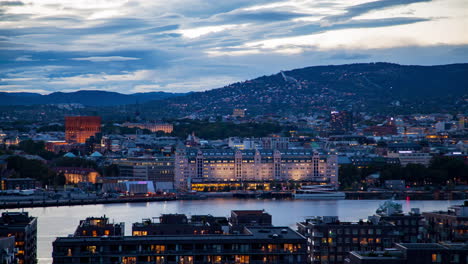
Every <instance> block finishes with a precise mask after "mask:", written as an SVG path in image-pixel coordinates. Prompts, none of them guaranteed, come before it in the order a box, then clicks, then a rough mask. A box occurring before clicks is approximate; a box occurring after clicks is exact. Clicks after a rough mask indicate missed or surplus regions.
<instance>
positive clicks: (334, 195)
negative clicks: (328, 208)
mask: <svg viewBox="0 0 468 264" xmlns="http://www.w3.org/2000/svg"><path fill="white" fill-rule="evenodd" d="M293 197H294V199H316V200H339V199H345V198H346V194H345V193H344V192H337V191H336V189H335V187H334V186H332V185H308V186H302V188H301V189H298V190H296V191H295V192H294V193H293Z"/></svg>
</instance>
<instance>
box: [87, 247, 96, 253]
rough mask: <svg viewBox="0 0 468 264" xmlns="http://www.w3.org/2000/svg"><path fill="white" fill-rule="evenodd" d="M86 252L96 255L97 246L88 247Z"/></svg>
mask: <svg viewBox="0 0 468 264" xmlns="http://www.w3.org/2000/svg"><path fill="white" fill-rule="evenodd" d="M86 250H87V251H89V252H91V253H93V254H94V253H96V246H87V247H86Z"/></svg>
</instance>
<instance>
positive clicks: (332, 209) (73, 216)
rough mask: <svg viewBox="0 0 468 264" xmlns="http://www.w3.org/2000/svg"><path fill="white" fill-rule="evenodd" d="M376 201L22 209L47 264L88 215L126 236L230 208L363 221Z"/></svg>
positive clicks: (281, 216)
mask: <svg viewBox="0 0 468 264" xmlns="http://www.w3.org/2000/svg"><path fill="white" fill-rule="evenodd" d="M382 202H383V201H380V200H337V201H332V200H322V201H311V200H309V201H307V200H256V199H251V200H241V199H210V200H191V201H167V202H152V203H132V204H106V205H102V204H101V205H84V206H68V207H48V208H31V209H25V211H29V212H30V214H31V215H32V216H37V217H39V219H38V225H39V226H38V256H39V263H41V264H46V263H51V262H52V260H51V257H50V256H51V253H52V241H53V240H54V239H55V238H56V237H58V236H67V235H68V234H72V233H73V232H74V231H75V228H76V226H77V225H78V223H79V220H81V219H84V218H85V217H88V216H102V215H106V216H108V217H109V218H110V219H111V220H113V221H114V222H125V226H126V234H127V235H129V234H130V233H131V227H132V224H133V223H134V222H138V221H141V219H143V218H151V217H154V216H159V215H161V214H166V213H183V214H188V215H192V214H211V215H214V216H229V214H230V210H233V209H250V210H251V209H256V210H258V209H264V210H266V211H267V212H269V213H270V214H271V215H272V216H273V224H275V225H284V226H291V227H293V228H295V223H296V222H298V221H301V220H303V219H304V218H305V217H308V216H339V217H340V219H341V220H342V221H357V220H359V219H367V216H369V215H372V214H374V212H375V210H376V209H377V207H378V206H379V205H380V204H381V203H382ZM401 203H402V205H403V210H404V211H405V212H407V211H409V210H410V209H411V208H420V209H421V212H424V211H433V210H445V209H447V207H449V206H451V205H456V204H461V201H408V200H406V201H401Z"/></svg>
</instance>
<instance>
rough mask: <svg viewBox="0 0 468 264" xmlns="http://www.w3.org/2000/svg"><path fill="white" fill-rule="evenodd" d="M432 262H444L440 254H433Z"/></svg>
mask: <svg viewBox="0 0 468 264" xmlns="http://www.w3.org/2000/svg"><path fill="white" fill-rule="evenodd" d="M432 263H442V260H441V257H440V254H432Z"/></svg>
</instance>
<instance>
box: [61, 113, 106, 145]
mask: <svg viewBox="0 0 468 264" xmlns="http://www.w3.org/2000/svg"><path fill="white" fill-rule="evenodd" d="M100 132H101V117H99V116H66V117H65V141H66V142H68V143H86V140H87V139H89V138H90V137H94V136H96V134H97V133H100Z"/></svg>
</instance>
